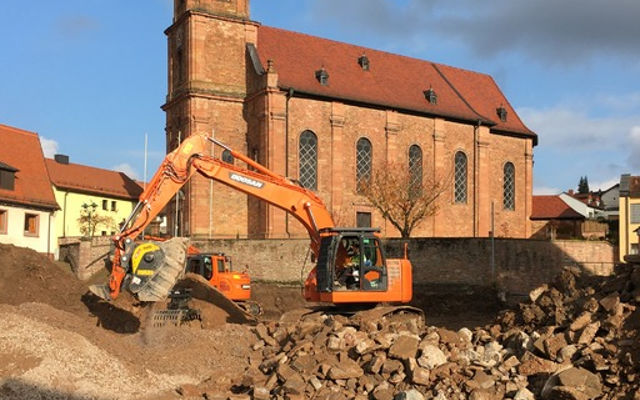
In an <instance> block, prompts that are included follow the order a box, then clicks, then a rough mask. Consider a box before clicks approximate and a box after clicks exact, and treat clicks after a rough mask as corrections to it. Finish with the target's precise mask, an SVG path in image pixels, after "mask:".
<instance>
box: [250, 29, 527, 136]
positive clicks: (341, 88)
mask: <svg viewBox="0 0 640 400" xmlns="http://www.w3.org/2000/svg"><path fill="white" fill-rule="evenodd" d="M257 48H258V54H259V56H260V60H261V62H262V64H263V66H267V61H268V60H273V63H274V68H275V71H276V72H277V73H278V79H279V86H280V87H281V88H283V89H289V88H293V89H294V90H296V91H298V92H303V93H307V94H310V95H316V96H324V97H329V98H337V99H342V100H347V101H354V102H361V103H367V104H371V105H377V106H386V107H392V108H397V109H402V110H408V111H413V112H419V113H424V114H428V115H436V116H442V117H446V118H450V119H455V120H463V121H467V122H472V123H476V122H477V121H478V120H482V121H484V122H485V124H488V125H490V126H492V130H493V131H498V132H506V133H513V134H520V135H525V136H528V137H531V138H533V139H534V143H535V141H537V136H536V134H535V133H534V132H532V131H531V130H529V129H528V128H527V127H526V126H525V125H524V124H523V123H522V121H521V120H520V118H518V116H517V115H516V112H515V110H513V108H512V107H511V105H510V104H509V102H508V101H507V99H506V98H505V96H504V94H503V93H502V92H501V91H500V89H499V88H498V86H497V85H496V83H495V81H494V80H493V79H492V78H491V77H490V76H489V75H485V74H480V73H477V72H472V71H466V70H462V69H458V68H453V67H448V66H445V65H441V64H434V63H432V62H429V61H424V60H419V59H415V58H411V57H405V56H400V55H396V54H391V53H386V52H383V51H378V50H373V49H368V48H365V47H360V46H356V45H351V44H347V43H342V42H336V41H332V40H327V39H322V38H318V37H315V36H310V35H305V34H302V33H297V32H291V31H286V30H282V29H278V28H272V27H267V26H264V25H263V26H260V27H259V29H258V45H257ZM363 54H365V55H366V56H367V57H368V58H369V61H370V70H369V71H364V70H363V69H362V68H361V67H360V65H359V64H358V58H359V57H360V56H362V55H363ZM322 67H324V68H325V70H326V71H327V73H328V74H329V84H328V85H326V86H323V85H321V84H320V83H319V82H318V80H317V79H316V77H315V72H316V71H317V70H319V69H320V68H322ZM430 87H431V88H433V90H435V92H436V94H437V96H438V101H437V104H431V103H429V102H428V101H427V100H426V99H425V97H424V93H423V92H424V91H425V90H427V89H429V88H430ZM500 106H503V107H504V108H505V109H506V110H507V112H508V116H507V121H506V122H501V121H500V119H499V118H498V116H497V111H496V110H497V108H498V107H500Z"/></svg>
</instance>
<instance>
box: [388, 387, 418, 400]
mask: <svg viewBox="0 0 640 400" xmlns="http://www.w3.org/2000/svg"><path fill="white" fill-rule="evenodd" d="M393 400H424V395H423V394H422V393H420V392H419V391H417V390H415V389H411V390H407V391H406V392H400V393H398V394H396V395H395V396H394V398H393Z"/></svg>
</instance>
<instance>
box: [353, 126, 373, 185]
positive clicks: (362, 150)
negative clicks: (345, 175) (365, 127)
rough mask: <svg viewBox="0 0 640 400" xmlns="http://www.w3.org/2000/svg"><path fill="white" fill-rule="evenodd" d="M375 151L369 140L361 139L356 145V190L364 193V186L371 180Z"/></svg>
mask: <svg viewBox="0 0 640 400" xmlns="http://www.w3.org/2000/svg"><path fill="white" fill-rule="evenodd" d="M372 164H373V151H372V148H371V142H370V141H369V139H367V138H360V139H359V140H358V143H357V144H356V190H357V191H358V193H362V188H363V186H364V185H366V184H368V183H369V180H370V179H371V166H372Z"/></svg>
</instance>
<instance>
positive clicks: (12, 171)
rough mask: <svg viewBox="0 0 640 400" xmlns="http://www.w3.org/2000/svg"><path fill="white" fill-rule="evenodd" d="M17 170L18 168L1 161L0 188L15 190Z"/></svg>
mask: <svg viewBox="0 0 640 400" xmlns="http://www.w3.org/2000/svg"><path fill="white" fill-rule="evenodd" d="M16 172H18V170H17V169H16V168H14V167H12V166H11V165H9V164H5V163H3V162H1V161H0V189H4V190H15V181H16Z"/></svg>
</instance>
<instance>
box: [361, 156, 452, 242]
mask: <svg viewBox="0 0 640 400" xmlns="http://www.w3.org/2000/svg"><path fill="white" fill-rule="evenodd" d="M425 175H427V174H425ZM420 178H422V179H420ZM451 184H452V177H451V173H450V172H448V173H445V174H442V175H441V176H436V177H435V178H433V177H428V176H422V174H420V176H418V177H417V176H416V175H415V174H414V173H412V171H411V170H410V169H409V168H408V167H407V165H406V164H401V163H393V162H392V163H387V164H385V165H383V166H382V168H377V169H376V170H375V171H373V172H372V174H371V176H370V177H369V179H367V180H365V183H363V184H362V185H361V186H360V188H359V192H360V193H361V194H362V195H364V196H365V197H366V198H367V200H369V202H371V204H372V205H373V206H374V207H375V208H376V209H377V210H378V211H380V213H381V214H382V217H383V218H384V219H386V220H387V221H389V222H390V223H391V224H392V225H393V226H394V227H396V229H398V231H400V234H401V235H402V237H403V238H408V237H410V236H411V232H412V231H413V230H414V229H415V228H416V227H417V226H418V225H420V223H421V222H423V221H424V220H425V218H427V217H429V216H432V215H435V214H436V213H437V212H438V208H439V206H438V201H437V200H438V198H439V197H440V196H441V195H442V194H443V193H444V192H445V191H446V190H448V189H449V188H451Z"/></svg>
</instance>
